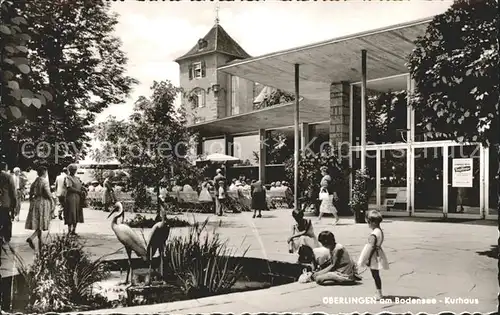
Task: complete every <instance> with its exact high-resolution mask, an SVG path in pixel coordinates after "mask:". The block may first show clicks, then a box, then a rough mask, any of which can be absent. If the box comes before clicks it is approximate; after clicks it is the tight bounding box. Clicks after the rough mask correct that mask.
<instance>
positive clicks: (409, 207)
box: [406, 76, 448, 216]
mask: <svg viewBox="0 0 500 315" xmlns="http://www.w3.org/2000/svg"><path fill="white" fill-rule="evenodd" d="M406 89H407V91H408V94H413V91H414V82H413V81H412V79H411V77H410V76H408V78H407V82H406ZM407 102H408V104H407V112H406V117H407V118H406V129H407V130H406V139H407V141H406V143H407V148H406V211H408V215H409V216H412V215H414V212H415V202H414V200H415V183H414V182H415V158H414V151H415V150H414V148H413V141H414V138H415V122H414V118H415V110H414V109H413V108H412V107H411V106H410V100H409V98H408V101H407ZM443 153H444V152H443ZM446 155H447V154H446ZM443 172H444V169H443ZM447 189H448V187H447V188H446V191H447ZM443 198H444V191H443ZM443 215H444V214H443Z"/></svg>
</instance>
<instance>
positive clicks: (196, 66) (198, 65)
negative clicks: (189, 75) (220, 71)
mask: <svg viewBox="0 0 500 315" xmlns="http://www.w3.org/2000/svg"><path fill="white" fill-rule="evenodd" d="M193 70H194V77H195V78H196V79H199V78H201V62H197V63H195V64H193Z"/></svg>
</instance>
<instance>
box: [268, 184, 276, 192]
mask: <svg viewBox="0 0 500 315" xmlns="http://www.w3.org/2000/svg"><path fill="white" fill-rule="evenodd" d="M269 191H276V183H275V182H272V183H271V187H270V188H269Z"/></svg>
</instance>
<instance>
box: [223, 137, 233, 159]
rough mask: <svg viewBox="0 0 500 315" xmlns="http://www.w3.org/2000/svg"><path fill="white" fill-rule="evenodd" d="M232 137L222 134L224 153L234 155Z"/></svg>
mask: <svg viewBox="0 0 500 315" xmlns="http://www.w3.org/2000/svg"><path fill="white" fill-rule="evenodd" d="M233 141H234V137H233V136H232V135H228V134H225V135H224V154H226V155H230V156H234V143H233Z"/></svg>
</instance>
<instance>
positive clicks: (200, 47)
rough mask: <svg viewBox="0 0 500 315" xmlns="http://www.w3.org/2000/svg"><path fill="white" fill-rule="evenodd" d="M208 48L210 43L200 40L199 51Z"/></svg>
mask: <svg viewBox="0 0 500 315" xmlns="http://www.w3.org/2000/svg"><path fill="white" fill-rule="evenodd" d="M207 46H208V42H207V41H206V40H204V39H200V40H199V41H198V50H202V49H204V48H207Z"/></svg>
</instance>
